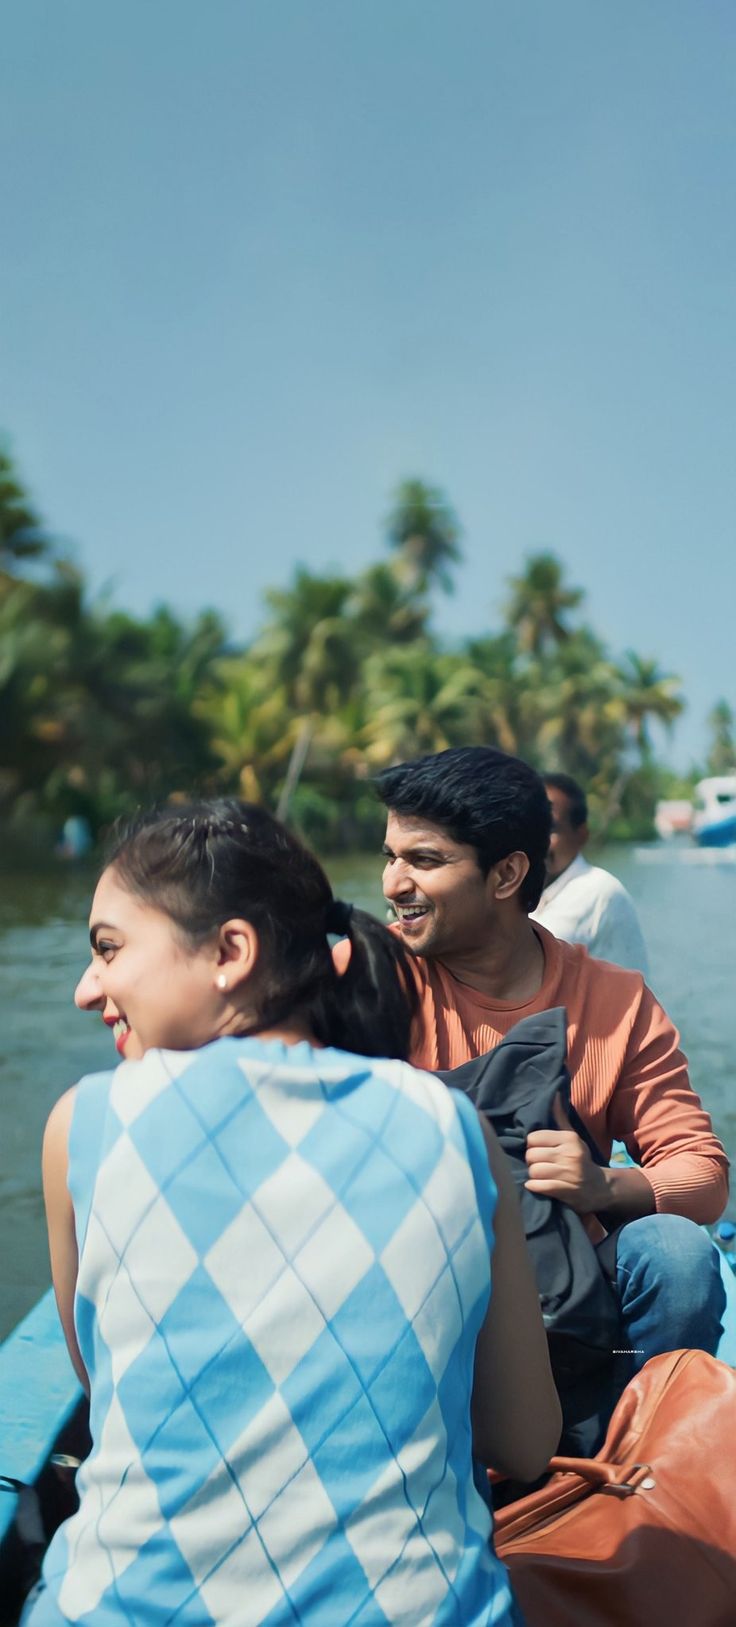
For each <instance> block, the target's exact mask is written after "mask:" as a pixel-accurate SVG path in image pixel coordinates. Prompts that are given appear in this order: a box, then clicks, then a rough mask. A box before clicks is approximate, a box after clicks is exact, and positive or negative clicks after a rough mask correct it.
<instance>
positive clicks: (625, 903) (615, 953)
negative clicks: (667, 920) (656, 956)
mask: <svg viewBox="0 0 736 1627" xmlns="http://www.w3.org/2000/svg"><path fill="white" fill-rule="evenodd" d="M531 919H532V921H541V923H542V925H543V926H546V927H547V928H548V929H549V931H550V932H554V935H555V937H556V938H564V939H565V941H566V942H567V943H582V944H584V945H585V947H586V949H587V950H589V952H590V954H591V955H595V956H596V958H597V959H598V960H610V961H613V963H614V965H615V966H627V967H629V969H630V970H631V971H636V972H642V973H643V974H644V976H645V977H646V975H647V951H646V945H645V943H644V939H643V937H642V931H641V927H640V926H639V921H638V918H637V914H636V910H635V909H634V905H633V902H632V900H631V898H630V896H629V894H628V893H627V891H626V888H625V887H624V886H622V884H621V882H620V881H617V880H616V877H615V876H612V875H611V874H610V871H608V870H601V869H600V868H599V866H598V865H593V864H588V861H587V859H584V858H583V855H582V853H579V854H578V856H577V858H576V859H573V861H572V864H569V865H568V867H567V869H566V870H563V872H562V875H560V876H555V879H554V881H551V882H550V884H549V886H548V887H545V889H544V892H543V893H542V896H541V898H540V900H539V903H538V905H537V908H536V910H534V911H533V913H532V916H531Z"/></svg>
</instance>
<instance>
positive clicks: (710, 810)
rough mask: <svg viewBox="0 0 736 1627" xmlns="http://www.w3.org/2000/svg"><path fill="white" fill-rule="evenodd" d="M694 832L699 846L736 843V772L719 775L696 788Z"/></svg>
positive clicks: (721, 845)
mask: <svg viewBox="0 0 736 1627" xmlns="http://www.w3.org/2000/svg"><path fill="white" fill-rule="evenodd" d="M695 798H696V800H695V811H694V813H693V823H692V832H693V836H694V837H695V840H696V842H697V843H698V846H699V847H733V846H734V845H736V774H716V775H714V776H713V777H712V778H711V779H708V780H700V782H699V784H698V785H696V787H695Z"/></svg>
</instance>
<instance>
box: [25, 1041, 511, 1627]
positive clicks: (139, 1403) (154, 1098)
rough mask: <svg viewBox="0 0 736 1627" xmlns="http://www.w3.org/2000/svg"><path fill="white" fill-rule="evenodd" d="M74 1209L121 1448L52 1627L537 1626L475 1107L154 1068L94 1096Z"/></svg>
mask: <svg viewBox="0 0 736 1627" xmlns="http://www.w3.org/2000/svg"><path fill="white" fill-rule="evenodd" d="M69 1186H70V1191H71V1193H72V1197H73V1201H74V1206H75V1218H76V1224H77V1231H78V1238H79V1252H80V1259H79V1275H78V1283H77V1299H76V1307H75V1315H76V1324H77V1333H78V1338H79V1342H80V1348H81V1350H82V1354H83V1357H84V1360H85V1363H86V1366H87V1369H88V1371H89V1374H90V1378H91V1385H92V1401H91V1425H92V1436H93V1442H94V1444H93V1449H92V1453H91V1455H90V1458H89V1459H88V1460H87V1463H86V1464H85V1465H84V1466H83V1468H82V1469H81V1470H80V1474H79V1490H80V1508H79V1511H78V1512H77V1514H76V1515H74V1516H73V1518H72V1519H71V1520H69V1521H67V1523H66V1525H65V1526H64V1527H62V1528H61V1530H60V1531H59V1532H58V1533H57V1535H56V1537H55V1538H54V1540H53V1542H52V1544H51V1547H50V1549H49V1553H48V1555H47V1558H46V1563H45V1567H44V1579H45V1584H46V1585H45V1591H44V1592H43V1593H42V1594H41V1595H40V1597H39V1599H38V1601H37V1603H36V1604H35V1606H34V1607H33V1609H32V1611H31V1615H30V1621H31V1622H32V1623H33V1627H42V1624H45V1623H63V1622H66V1623H71V1622H73V1623H76V1624H78V1627H108V1624H109V1627H121V1624H122V1623H123V1622H125V1623H130V1624H133V1627H164V1624H170V1627H174V1624H176V1627H194V1624H196V1627H210V1624H218V1627H220V1624H222V1627H287V1624H288V1627H292V1624H296V1623H301V1624H305V1627H347V1624H348V1623H350V1624H351V1627H379V1624H380V1627H384V1624H404V1627H422V1624H423V1623H427V1624H430V1623H436V1624H438V1627H440V1624H448V1627H449V1624H450V1623H453V1624H462V1627H476V1624H477V1627H481V1624H489V1623H498V1624H509V1623H510V1622H511V1620H512V1619H513V1617H512V1605H511V1600H510V1594H509V1588H508V1580H507V1577H506V1572H505V1570H504V1568H503V1566H502V1565H501V1564H500V1562H499V1561H498V1560H497V1559H496V1558H495V1556H494V1554H493V1551H492V1548H491V1546H490V1543H489V1535H490V1514H489V1510H488V1508H487V1506H486V1503H485V1501H484V1498H483V1497H482V1495H481V1493H480V1492H479V1491H478V1489H477V1488H476V1483H475V1479H474V1474H473V1463H472V1457H471V1439H470V1421H469V1420H470V1394H471V1387H472V1375H473V1359H474V1350H475V1342H476V1338H477V1334H478V1330H479V1328H480V1326H481V1323H482V1321H483V1318H484V1315H485V1311H486V1308H487V1303H488V1295H489V1288H490V1270H489V1256H490V1249H491V1243H492V1232H491V1221H492V1213H493V1207H494V1203H495V1193H494V1189H493V1185H492V1182H491V1177H490V1174H489V1170H488V1165H487V1160H486V1155H485V1146H484V1143H483V1139H482V1135H481V1133H480V1129H479V1125H478V1122H477V1120H476V1117H475V1112H474V1109H473V1108H472V1107H471V1106H470V1104H469V1103H468V1102H467V1101H466V1100H465V1098H464V1097H462V1096H459V1095H456V1094H455V1093H454V1092H450V1091H448V1090H447V1089H446V1087H445V1086H444V1085H443V1084H441V1083H440V1082H439V1081H438V1080H436V1079H433V1078H432V1077H431V1076H429V1075H424V1074H419V1073H416V1072H415V1071H414V1070H413V1069H411V1068H409V1067H408V1066H405V1065H404V1064H401V1063H397V1062H381V1061H378V1062H374V1061H373V1060H371V1061H370V1063H369V1062H368V1061H367V1060H366V1059H365V1058H358V1057H352V1056H349V1055H347V1054H344V1053H341V1052H337V1051H329V1050H324V1051H323V1050H313V1049H311V1048H310V1047H308V1046H306V1045H298V1046H294V1047H286V1046H283V1045H280V1044H277V1043H276V1042H271V1041H269V1042H265V1041H264V1042H261V1041H257V1040H245V1039H226V1040H218V1041H216V1042H215V1043H214V1044H212V1045H210V1046H206V1047H204V1048H203V1049H202V1050H200V1051H197V1052H193V1053H170V1052H160V1051H157V1052H149V1053H148V1054H147V1056H146V1057H145V1058H144V1059H143V1061H141V1062H127V1063H123V1064H122V1065H121V1066H120V1067H119V1068H118V1069H117V1070H116V1071H115V1072H114V1073H113V1074H102V1075H96V1076H94V1077H92V1078H90V1079H86V1080H83V1081H82V1084H81V1085H80V1086H79V1087H78V1092H77V1099H76V1104H75V1110H74V1117H73V1122H72V1130H71V1135H70V1171H69ZM481 1478H482V1477H479V1480H480V1479H481Z"/></svg>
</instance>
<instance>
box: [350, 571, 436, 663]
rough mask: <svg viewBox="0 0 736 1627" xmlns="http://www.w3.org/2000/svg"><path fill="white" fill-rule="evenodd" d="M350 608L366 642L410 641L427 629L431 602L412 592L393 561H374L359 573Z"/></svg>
mask: <svg viewBox="0 0 736 1627" xmlns="http://www.w3.org/2000/svg"><path fill="white" fill-rule="evenodd" d="M346 609H347V612H348V614H349V615H350V616H351V617H352V618H353V619H354V621H355V627H356V632H357V633H358V634H359V636H360V638H361V639H362V640H363V641H364V642H365V643H366V645H369V646H370V645H375V644H381V643H383V642H386V641H388V642H390V643H391V644H410V643H412V641H413V640H414V639H416V638H423V637H424V636H425V635H426V631H427V618H428V616H429V605H428V604H427V602H426V600H425V599H424V598H422V597H421V596H419V595H418V594H416V593H413V592H409V590H408V588H407V587H406V586H405V584H404V583H402V582H401V581H400V580H399V578H398V576H397V574H396V571H395V570H394V569H392V567H391V566H390V565H384V564H380V565H371V566H370V567H369V569H368V570H367V571H364V572H363V574H362V576H359V577H358V579H357V581H356V583H355V586H354V588H353V590H352V592H351V594H350V598H349V600H348V601H347V605H346Z"/></svg>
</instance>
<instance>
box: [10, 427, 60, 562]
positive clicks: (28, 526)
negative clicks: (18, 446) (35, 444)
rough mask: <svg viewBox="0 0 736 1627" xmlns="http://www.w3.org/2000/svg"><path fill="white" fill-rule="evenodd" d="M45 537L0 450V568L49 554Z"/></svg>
mask: <svg viewBox="0 0 736 1627" xmlns="http://www.w3.org/2000/svg"><path fill="white" fill-rule="evenodd" d="M49 547H50V545H49V542H48V538H47V537H45V536H44V533H43V531H42V529H41V522H40V520H39V518H38V515H37V514H36V513H35V511H34V509H33V508H32V506H31V503H30V501H29V499H28V496H27V494H26V492H25V491H24V489H23V486H22V484H21V482H20V480H19V478H18V475H17V474H16V471H15V468H14V465H13V462H12V460H11V458H9V457H8V454H7V452H2V451H0V569H2V570H7V571H11V570H14V568H15V566H16V565H17V563H18V561H19V560H24V559H39V558H41V557H42V556H44V555H47V554H48V553H49Z"/></svg>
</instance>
